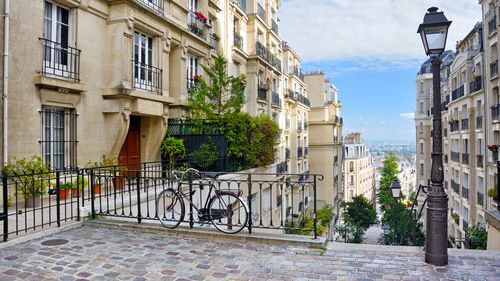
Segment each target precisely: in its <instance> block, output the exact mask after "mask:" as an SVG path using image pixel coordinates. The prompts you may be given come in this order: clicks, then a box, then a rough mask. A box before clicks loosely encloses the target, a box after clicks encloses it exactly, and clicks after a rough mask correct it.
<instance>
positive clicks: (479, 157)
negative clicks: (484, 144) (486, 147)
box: [476, 154, 484, 168]
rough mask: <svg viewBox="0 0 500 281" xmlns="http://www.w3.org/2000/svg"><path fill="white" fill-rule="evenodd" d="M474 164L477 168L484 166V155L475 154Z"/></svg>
mask: <svg viewBox="0 0 500 281" xmlns="http://www.w3.org/2000/svg"><path fill="white" fill-rule="evenodd" d="M476 161H477V162H476V166H477V167H479V168H484V155H480V154H479V155H476Z"/></svg>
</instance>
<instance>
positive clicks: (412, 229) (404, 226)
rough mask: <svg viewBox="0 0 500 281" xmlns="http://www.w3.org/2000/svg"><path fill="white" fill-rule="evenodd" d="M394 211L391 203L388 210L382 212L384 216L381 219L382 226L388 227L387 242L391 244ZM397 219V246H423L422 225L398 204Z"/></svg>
mask: <svg viewBox="0 0 500 281" xmlns="http://www.w3.org/2000/svg"><path fill="white" fill-rule="evenodd" d="M395 210H396V209H395V205H394V202H393V203H392V204H390V208H388V209H387V210H386V211H385V212H384V216H383V217H382V224H388V225H389V227H390V234H389V237H388V238H389V239H388V242H389V241H390V242H393V243H394V241H393V239H394V215H395ZM397 219H398V221H397V225H398V230H397V239H398V241H397V244H400V245H413V246H423V245H424V242H425V235H424V232H423V224H422V222H420V221H415V219H414V218H413V217H412V215H411V212H410V210H409V209H407V208H405V207H404V205H403V204H402V203H399V204H398V211H397ZM382 236H383V234H382Z"/></svg>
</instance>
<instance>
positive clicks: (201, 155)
mask: <svg viewBox="0 0 500 281" xmlns="http://www.w3.org/2000/svg"><path fill="white" fill-rule="evenodd" d="M189 157H190V158H192V160H193V164H194V165H195V166H196V167H198V168H199V169H202V170H203V171H207V170H208V169H209V168H210V167H212V165H213V164H214V161H215V160H216V159H217V158H218V157H219V149H218V146H217V144H215V143H213V142H209V143H204V144H202V145H200V147H199V148H198V149H197V150H195V151H193V152H191V153H190V154H189Z"/></svg>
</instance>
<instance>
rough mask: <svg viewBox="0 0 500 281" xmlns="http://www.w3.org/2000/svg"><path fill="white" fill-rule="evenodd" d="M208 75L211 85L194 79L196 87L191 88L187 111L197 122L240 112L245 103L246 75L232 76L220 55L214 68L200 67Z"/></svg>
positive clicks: (203, 80) (200, 79) (201, 79)
mask: <svg viewBox="0 0 500 281" xmlns="http://www.w3.org/2000/svg"><path fill="white" fill-rule="evenodd" d="M201 67H202V68H203V71H204V73H205V74H206V75H207V76H208V78H209V79H208V80H209V81H210V83H208V82H207V81H206V80H205V79H203V78H201V77H195V85H194V86H193V87H191V88H190V89H189V97H188V109H189V113H190V114H191V117H192V118H195V119H218V118H220V117H221V116H224V115H231V114H233V113H238V112H240V111H241V108H242V106H243V104H244V103H245V98H244V92H245V86H246V78H245V75H240V76H238V77H234V76H229V74H228V73H227V61H226V60H225V59H224V56H223V55H222V54H217V56H215V58H214V64H213V65H212V66H211V67H206V66H204V65H202V66H201Z"/></svg>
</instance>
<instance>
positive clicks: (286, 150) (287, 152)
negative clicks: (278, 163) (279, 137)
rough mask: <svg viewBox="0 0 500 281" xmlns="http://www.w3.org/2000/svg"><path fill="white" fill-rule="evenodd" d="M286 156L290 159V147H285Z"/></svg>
mask: <svg viewBox="0 0 500 281" xmlns="http://www.w3.org/2000/svg"><path fill="white" fill-rule="evenodd" d="M285 158H286V159H290V148H285Z"/></svg>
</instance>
